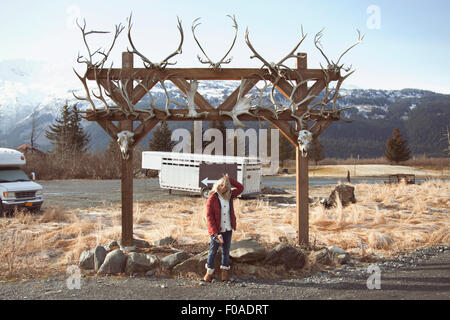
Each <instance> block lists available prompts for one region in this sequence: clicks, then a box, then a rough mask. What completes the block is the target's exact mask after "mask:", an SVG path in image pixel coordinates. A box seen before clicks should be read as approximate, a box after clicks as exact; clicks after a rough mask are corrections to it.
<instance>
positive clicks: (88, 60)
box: [76, 19, 125, 68]
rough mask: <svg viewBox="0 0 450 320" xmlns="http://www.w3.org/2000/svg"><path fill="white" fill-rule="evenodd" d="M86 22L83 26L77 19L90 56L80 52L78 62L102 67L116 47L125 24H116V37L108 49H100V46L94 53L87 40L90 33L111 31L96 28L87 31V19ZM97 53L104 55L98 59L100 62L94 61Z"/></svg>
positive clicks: (88, 65)
mask: <svg viewBox="0 0 450 320" xmlns="http://www.w3.org/2000/svg"><path fill="white" fill-rule="evenodd" d="M83 21H84V24H83V26H80V24H79V23H78V19H77V20H76V23H77V26H78V28H80V30H81V33H82V35H83V42H84V45H85V46H86V49H87V52H88V56H89V58H86V57H83V56H81V55H80V54H78V58H77V62H78V63H85V64H86V65H87V67H88V68H89V67H102V66H103V64H104V63H105V62H106V60H107V59H108V56H109V54H110V53H111V50H112V49H113V47H114V44H115V43H116V40H117V38H118V37H119V35H120V33H121V32H122V31H123V29H124V28H125V27H124V26H122V24H120V23H119V24H118V25H116V26H115V28H116V31H115V32H114V37H113V40H112V43H111V46H110V47H109V49H108V51H106V52H105V51H103V52H102V51H100V50H101V48H98V49H97V50H95V51H94V52H93V53H92V51H91V49H90V47H89V44H88V41H87V36H88V35H90V34H106V33H110V32H109V31H96V30H91V31H87V32H86V19H84V20H83ZM96 54H100V55H102V56H103V59H102V60H100V61H98V62H93V61H92V59H93V57H94V56H95V55H96ZM82 58H84V60H82Z"/></svg>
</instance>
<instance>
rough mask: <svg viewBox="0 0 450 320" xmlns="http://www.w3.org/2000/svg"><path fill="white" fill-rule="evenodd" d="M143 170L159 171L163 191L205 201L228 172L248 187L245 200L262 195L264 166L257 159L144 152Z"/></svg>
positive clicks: (245, 191) (245, 190)
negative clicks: (192, 195) (194, 195)
mask: <svg viewBox="0 0 450 320" xmlns="http://www.w3.org/2000/svg"><path fill="white" fill-rule="evenodd" d="M142 168H143V169H151V170H158V171H159V185H160V187H161V188H163V189H169V190H181V191H188V192H199V193H201V194H202V196H203V197H205V198H206V197H207V196H208V193H209V190H210V189H211V187H212V185H213V183H214V182H216V180H217V179H220V178H221V177H222V176H223V174H224V173H228V175H229V176H230V177H232V178H234V179H236V180H237V181H239V182H240V183H241V184H242V185H243V186H244V191H243V192H242V194H241V196H242V197H250V196H253V195H257V194H259V193H260V192H261V174H262V167H261V161H260V160H259V159H257V158H248V157H232V156H213V155H203V154H192V153H178V152H156V151H144V152H142Z"/></svg>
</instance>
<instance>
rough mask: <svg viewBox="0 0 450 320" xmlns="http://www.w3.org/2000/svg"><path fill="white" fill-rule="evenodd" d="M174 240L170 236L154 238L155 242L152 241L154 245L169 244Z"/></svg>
mask: <svg viewBox="0 0 450 320" xmlns="http://www.w3.org/2000/svg"><path fill="white" fill-rule="evenodd" d="M175 242H176V240H175V239H173V238H172V237H165V238H162V239H159V240H156V241H155V242H153V244H154V245H155V246H170V245H171V244H173V243H175Z"/></svg>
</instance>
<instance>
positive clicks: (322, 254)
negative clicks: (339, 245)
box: [311, 248, 332, 266]
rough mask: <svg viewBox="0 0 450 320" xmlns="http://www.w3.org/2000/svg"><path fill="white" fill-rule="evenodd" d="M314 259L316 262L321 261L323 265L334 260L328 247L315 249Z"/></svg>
mask: <svg viewBox="0 0 450 320" xmlns="http://www.w3.org/2000/svg"><path fill="white" fill-rule="evenodd" d="M311 255H312V259H313V261H314V262H315V263H319V264H321V265H324V266H325V265H329V264H331V262H332V259H331V254H330V252H329V251H328V249H327V248H323V249H320V250H319V251H315V252H313V253H312V254H311Z"/></svg>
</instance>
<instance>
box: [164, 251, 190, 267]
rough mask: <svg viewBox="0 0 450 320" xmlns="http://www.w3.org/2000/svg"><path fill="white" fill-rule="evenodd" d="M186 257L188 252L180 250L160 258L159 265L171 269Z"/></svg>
mask: <svg viewBox="0 0 450 320" xmlns="http://www.w3.org/2000/svg"><path fill="white" fill-rule="evenodd" d="M187 259H189V253H187V252H186V251H180V252H176V253H174V254H171V255H169V256H166V257H164V258H162V259H161V265H162V266H163V267H164V268H166V269H171V268H173V267H174V266H176V265H177V264H179V263H181V262H183V261H185V260H187Z"/></svg>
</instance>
